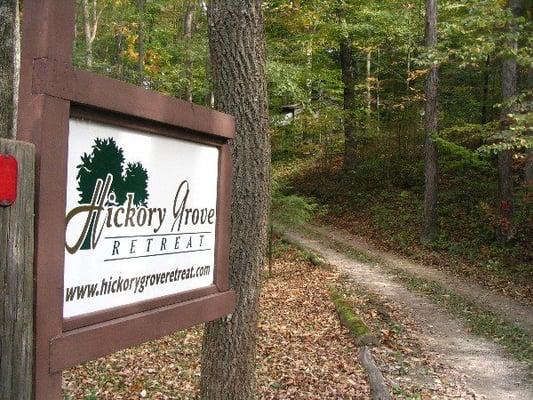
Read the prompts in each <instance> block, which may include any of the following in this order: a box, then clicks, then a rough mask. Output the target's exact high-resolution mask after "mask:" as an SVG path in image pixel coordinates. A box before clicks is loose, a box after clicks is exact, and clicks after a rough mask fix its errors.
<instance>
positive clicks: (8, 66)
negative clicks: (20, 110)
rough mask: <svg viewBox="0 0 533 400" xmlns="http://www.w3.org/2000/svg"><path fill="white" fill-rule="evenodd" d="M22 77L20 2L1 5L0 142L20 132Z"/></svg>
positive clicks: (2, 3)
mask: <svg viewBox="0 0 533 400" xmlns="http://www.w3.org/2000/svg"><path fill="white" fill-rule="evenodd" d="M19 76H20V19H19V4H18V0H3V1H2V2H0V138H8V139H11V138H15V136H16V132H17V125H16V124H17V122H16V121H17V103H18V83H19Z"/></svg>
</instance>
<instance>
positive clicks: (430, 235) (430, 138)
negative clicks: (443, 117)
mask: <svg viewBox="0 0 533 400" xmlns="http://www.w3.org/2000/svg"><path fill="white" fill-rule="evenodd" d="M436 46H437V0H426V48H427V50H431V49H434V48H435V47H436ZM437 88H438V66H437V64H436V63H435V62H432V63H431V65H430V67H429V72H428V76H427V78H426V87H425V94H426V104H425V142H424V156H425V159H424V176H425V192H424V221H423V226H422V234H421V237H420V238H421V241H422V243H428V242H431V241H433V240H435V239H436V237H437V184H438V171H437V149H436V146H435V140H434V136H435V135H436V134H437V130H438V127H437Z"/></svg>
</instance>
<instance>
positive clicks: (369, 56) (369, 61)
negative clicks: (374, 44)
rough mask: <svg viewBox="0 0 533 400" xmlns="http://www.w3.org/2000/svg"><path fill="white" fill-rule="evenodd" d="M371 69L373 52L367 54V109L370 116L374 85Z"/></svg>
mask: <svg viewBox="0 0 533 400" xmlns="http://www.w3.org/2000/svg"><path fill="white" fill-rule="evenodd" d="M371 69H372V52H371V51H368V52H367V53H366V107H367V110H368V114H369V115H370V111H372V84H371V82H370V81H371V76H370V74H371V72H372V71H371Z"/></svg>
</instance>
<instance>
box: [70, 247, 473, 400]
mask: <svg viewBox="0 0 533 400" xmlns="http://www.w3.org/2000/svg"><path fill="white" fill-rule="evenodd" d="M276 247H277V248H278V249H279V248H281V250H279V251H278V252H277V253H278V254H277V255H276V259H275V262H274V265H273V268H272V276H267V275H266V273H265V276H263V281H262V293H261V298H260V310H261V311H260V313H261V314H260V318H259V325H258V345H257V384H258V388H257V390H258V397H259V398H260V399H265V400H268V399H287V400H292V399H302V400H303V399H305V400H322V399H324V400H327V399H347V400H349V399H369V398H370V392H369V386H368V383H367V381H366V375H365V373H364V371H363V369H362V367H361V366H360V364H359V361H358V357H357V347H356V345H355V343H354V340H353V338H352V337H351V336H350V333H349V332H348V330H347V329H346V328H344V327H342V326H341V324H340V322H339V319H338V318H337V315H336V312H335V306H334V305H333V303H332V302H331V300H330V292H329V288H330V287H332V286H336V287H338V288H341V289H342V290H343V292H344V293H346V297H347V299H348V300H349V301H350V302H351V304H352V305H353V307H354V310H356V312H357V313H358V314H359V315H360V316H361V317H362V318H363V320H364V321H365V323H366V324H368V325H369V326H370V327H371V329H372V331H373V332H374V334H376V335H377V336H378V337H379V338H380V340H381V346H379V347H377V348H375V349H373V350H372V351H373V353H374V355H375V356H376V358H377V362H378V364H379V366H380V368H381V369H382V371H383V373H384V375H385V379H386V381H387V383H388V385H389V389H390V390H391V393H393V395H394V398H397V399H403V398H405V399H426V398H427V399H432V398H434V399H447V398H450V399H452V398H453V399H460V398H465V399H471V398H473V396H471V395H470V394H469V393H467V392H465V390H464V387H463V383H462V380H461V377H458V376H456V375H453V374H452V373H451V372H450V371H449V370H448V369H447V367H446V366H443V365H440V364H439V363H438V362H437V359H436V358H435V357H433V356H432V355H431V354H429V353H428V352H426V351H424V350H423V348H422V347H423V346H421V345H420V344H419V343H418V342H417V340H416V336H417V330H418V329H419V328H418V327H416V325H415V324H414V323H413V322H412V321H409V320H408V319H407V317H406V316H405V315H403V313H402V312H401V310H398V309H397V308H395V307H394V305H391V304H382V303H380V301H379V299H375V298H373V297H372V296H371V295H370V294H368V293H364V292H362V291H361V290H360V289H357V288H354V287H353V284H351V283H350V282H349V281H348V280H346V279H345V278H344V277H343V276H341V275H340V274H339V273H338V272H337V271H336V270H334V269H333V268H330V267H327V266H326V267H317V266H315V265H313V264H312V263H311V262H309V261H307V260H306V257H305V255H304V254H302V253H301V252H300V251H299V250H297V249H295V248H293V247H290V246H286V245H284V244H282V243H280V242H279V241H278V242H277V246H276ZM397 321H401V322H397ZM202 333H203V330H202V327H201V326H199V327H194V328H191V329H188V330H184V331H181V332H177V333H175V334H173V335H170V336H166V337H163V338H161V339H159V340H155V341H151V342H148V343H145V344H143V345H140V346H137V347H133V348H129V349H125V350H122V351H119V352H117V353H114V354H111V355H109V356H106V357H102V358H99V359H97V360H94V361H91V362H88V363H86V364H83V365H80V366H77V367H74V368H71V369H69V370H67V371H64V373H63V394H64V399H65V400H95V399H98V400H100V399H101V400H141V399H153V400H181V399H183V400H185V399H198V398H199V397H198V396H199V380H200V353H201V343H202Z"/></svg>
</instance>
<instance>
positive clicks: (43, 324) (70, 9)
mask: <svg viewBox="0 0 533 400" xmlns="http://www.w3.org/2000/svg"><path fill="white" fill-rule="evenodd" d="M74 24H75V1H73V0H61V1H59V0H26V1H25V2H24V26H23V47H22V68H21V85H20V105H19V120H18V126H19V129H18V138H19V139H21V140H25V141H29V142H32V143H34V144H35V146H36V151H37V179H36V194H37V200H36V203H37V204H36V245H35V250H36V251H35V276H36V283H35V298H36V301H35V307H36V314H35V326H36V328H35V368H34V373H35V378H34V382H35V385H34V393H35V398H36V399H37V400H48V399H50V400H58V399H60V398H61V376H62V375H61V370H63V369H65V368H69V367H71V366H74V365H76V364H79V363H83V362H86V361H89V360H92V359H95V358H97V357H99V356H102V355H105V354H108V353H111V352H113V351H117V350H119V349H122V348H125V347H129V346H133V345H136V344H139V343H142V342H144V341H147V340H151V339H155V338H157V337H160V336H163V335H166V334H169V333H172V332H174V331H176V330H179V329H184V328H187V327H190V326H193V325H195V324H198V323H201V322H205V321H209V320H213V319H216V318H220V317H222V316H224V315H227V314H229V313H231V312H232V311H233V309H234V307H235V293H234V292H233V291H232V290H231V289H230V287H229V265H228V264H229V235H230V229H229V227H230V217H229V215H230V201H231V170H232V167H231V156H230V151H229V146H228V140H230V139H232V138H233V137H234V130H235V124H234V120H233V118H232V117H231V116H229V115H226V114H223V113H220V112H216V111H213V110H210V109H207V108H203V107H200V106H196V105H194V104H191V103H188V102H185V101H181V100H177V99H175V98H171V97H169V96H165V95H162V94H159V93H157V92H153V91H149V90H145V89H142V88H140V87H136V86H132V85H129V84H126V83H123V82H120V81H117V80H113V79H109V78H105V77H102V76H99V75H96V74H93V73H90V72H88V71H84V70H78V69H75V68H73V66H72V49H73V41H74ZM71 117H77V118H85V119H88V120H92V121H98V122H105V123H107V124H111V125H116V126H122V127H127V128H134V129H136V130H140V131H144V132H148V133H151V134H154V135H162V136H167V137H171V138H177V139H182V140H187V141H191V142H195V143H201V144H207V145H210V146H214V147H216V148H218V149H219V181H218V199H217V221H216V227H215V230H216V237H217V241H216V245H215V276H214V284H213V285H211V286H209V287H206V288H201V289H196V290H191V291H188V292H184V293H179V294H177V295H171V296H167V297H163V298H157V299H155V300H148V301H144V302H139V303H135V304H132V305H129V306H124V307H120V308H116V309H111V310H105V311H103V312H96V313H92V314H89V315H83V316H81V317H76V318H71V319H64V318H63V296H64V292H63V289H64V288H63V272H64V253H65V225H66V222H65V207H66V181H67V151H68V136H69V119H70V118H71Z"/></svg>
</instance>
